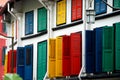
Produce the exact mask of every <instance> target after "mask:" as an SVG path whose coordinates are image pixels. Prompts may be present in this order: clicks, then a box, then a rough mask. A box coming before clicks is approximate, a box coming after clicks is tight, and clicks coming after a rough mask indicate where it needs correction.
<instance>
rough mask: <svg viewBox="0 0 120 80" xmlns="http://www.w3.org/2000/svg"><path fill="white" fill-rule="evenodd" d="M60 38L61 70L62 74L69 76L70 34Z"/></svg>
mask: <svg viewBox="0 0 120 80" xmlns="http://www.w3.org/2000/svg"><path fill="white" fill-rule="evenodd" d="M62 38H63V39H62V72H63V76H70V71H71V67H70V66H71V65H70V36H66V35H65V36H63V37H62Z"/></svg>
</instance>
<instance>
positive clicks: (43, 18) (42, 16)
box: [38, 7, 47, 32]
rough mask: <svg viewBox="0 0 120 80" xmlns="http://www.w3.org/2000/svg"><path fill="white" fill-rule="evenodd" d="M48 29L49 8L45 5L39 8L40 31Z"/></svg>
mask: <svg viewBox="0 0 120 80" xmlns="http://www.w3.org/2000/svg"><path fill="white" fill-rule="evenodd" d="M44 30H47V10H46V9H45V8H44V7H43V8H40V9H38V32H40V31H44Z"/></svg>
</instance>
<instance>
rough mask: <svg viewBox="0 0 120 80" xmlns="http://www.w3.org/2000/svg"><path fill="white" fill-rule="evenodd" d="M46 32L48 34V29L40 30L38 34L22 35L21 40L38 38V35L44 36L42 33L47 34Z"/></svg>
mask: <svg viewBox="0 0 120 80" xmlns="http://www.w3.org/2000/svg"><path fill="white" fill-rule="evenodd" d="M45 34H47V31H42V32H39V33H38V34H34V35H29V36H25V37H22V38H21V40H26V39H31V38H36V37H39V36H42V35H45Z"/></svg>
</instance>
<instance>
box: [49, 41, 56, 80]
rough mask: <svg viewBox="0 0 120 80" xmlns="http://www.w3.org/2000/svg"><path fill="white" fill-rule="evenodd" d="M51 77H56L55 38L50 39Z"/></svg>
mask: <svg viewBox="0 0 120 80" xmlns="http://www.w3.org/2000/svg"><path fill="white" fill-rule="evenodd" d="M48 66H49V67H48V75H49V78H53V77H55V39H49V61H48Z"/></svg>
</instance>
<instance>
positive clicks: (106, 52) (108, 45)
mask: <svg viewBox="0 0 120 80" xmlns="http://www.w3.org/2000/svg"><path fill="white" fill-rule="evenodd" d="M102 58H103V59H102V71H103V72H111V71H113V69H114V28H113V27H111V26H110V27H104V29H103V53H102Z"/></svg>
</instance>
